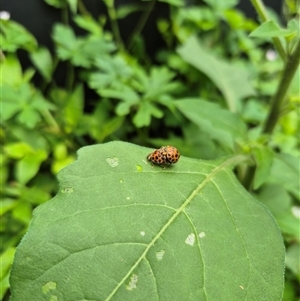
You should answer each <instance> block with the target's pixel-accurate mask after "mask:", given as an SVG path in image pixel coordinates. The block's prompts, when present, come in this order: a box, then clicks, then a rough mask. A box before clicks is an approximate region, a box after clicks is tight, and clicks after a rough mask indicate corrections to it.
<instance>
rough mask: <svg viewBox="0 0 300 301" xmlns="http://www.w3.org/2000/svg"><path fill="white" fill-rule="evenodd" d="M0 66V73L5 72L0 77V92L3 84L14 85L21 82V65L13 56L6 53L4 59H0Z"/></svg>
mask: <svg viewBox="0 0 300 301" xmlns="http://www.w3.org/2000/svg"><path fill="white" fill-rule="evenodd" d="M0 67H1V72H2V74H3V75H4V74H5V76H2V77H1V94H2V93H3V92H2V87H3V85H5V84H6V85H9V86H12V87H16V86H18V85H20V84H21V83H22V82H23V74H22V66H21V64H20V62H19V60H18V59H17V58H16V57H15V56H13V55H9V54H8V55H7V56H6V58H5V59H4V60H2V61H0ZM2 97H3V96H2ZM2 97H1V98H2Z"/></svg>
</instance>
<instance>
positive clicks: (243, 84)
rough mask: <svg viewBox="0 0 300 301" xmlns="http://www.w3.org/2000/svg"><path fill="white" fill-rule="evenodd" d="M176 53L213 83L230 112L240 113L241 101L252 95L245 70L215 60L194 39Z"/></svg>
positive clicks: (252, 91)
mask: <svg viewBox="0 0 300 301" xmlns="http://www.w3.org/2000/svg"><path fill="white" fill-rule="evenodd" d="M177 52H178V53H179V55H180V56H181V57H182V59H183V60H184V61H185V62H187V63H189V64H190V65H192V66H193V67H195V68H196V69H198V70H199V71H201V72H203V73H204V74H206V75H207V76H208V77H209V78H210V79H211V80H212V81H213V83H214V84H215V85H216V87H218V88H219V89H220V91H221V92H222V94H223V96H224V98H225V99H226V102H227V105H228V108H229V109H230V111H232V112H238V111H240V109H241V104H240V101H241V99H242V98H244V97H248V96H251V95H254V90H253V88H252V86H251V83H250V81H249V72H248V71H247V70H246V69H245V68H242V67H241V66H235V65H233V64H232V63H229V62H226V61H224V60H221V59H219V58H217V57H216V56H215V55H213V54H212V53H211V51H209V50H207V49H205V48H204V47H203V46H201V45H200V44H199V42H198V41H197V39H196V38H195V37H191V38H189V39H188V40H187V42H186V43H185V44H184V45H182V46H181V47H179V48H178V50H177Z"/></svg>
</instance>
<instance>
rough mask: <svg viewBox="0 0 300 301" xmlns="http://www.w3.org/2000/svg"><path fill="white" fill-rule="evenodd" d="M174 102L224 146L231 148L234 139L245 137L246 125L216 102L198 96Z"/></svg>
mask: <svg viewBox="0 0 300 301" xmlns="http://www.w3.org/2000/svg"><path fill="white" fill-rule="evenodd" d="M174 104H175V105H176V107H177V108H178V109H179V110H180V111H181V113H182V114H183V115H185V116H186V117H187V118H188V119H189V120H191V121H192V122H193V123H195V124H196V125H198V126H199V128H200V129H201V131H202V132H203V133H206V134H207V135H208V136H209V137H211V139H212V140H215V141H218V142H220V143H221V144H222V145H223V146H225V147H226V148H229V149H232V150H233V149H234V142H235V140H236V139H246V125H245V123H244V122H243V121H242V119H241V118H240V117H239V116H238V115H237V114H234V113H231V112H229V111H228V110H225V109H223V108H222V107H220V106H219V105H218V104H215V103H211V102H208V101H205V100H202V99H199V98H184V99H181V100H178V101H175V102H174Z"/></svg>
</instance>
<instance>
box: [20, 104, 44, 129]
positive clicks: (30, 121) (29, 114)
mask: <svg viewBox="0 0 300 301" xmlns="http://www.w3.org/2000/svg"><path fill="white" fill-rule="evenodd" d="M18 120H19V122H20V123H22V124H24V125H26V126H27V127H28V128H30V129H33V128H34V127H35V126H36V124H37V123H38V122H39V121H40V120H41V116H40V114H39V113H38V112H36V111H34V110H32V108H30V107H26V108H24V109H23V110H22V111H21V112H20V113H19V114H18Z"/></svg>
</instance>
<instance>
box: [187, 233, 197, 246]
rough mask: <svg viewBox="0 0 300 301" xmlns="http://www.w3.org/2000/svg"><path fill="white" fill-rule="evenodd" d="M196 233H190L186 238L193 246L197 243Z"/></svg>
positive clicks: (188, 243)
mask: <svg viewBox="0 0 300 301" xmlns="http://www.w3.org/2000/svg"><path fill="white" fill-rule="evenodd" d="M195 238H196V237H195V234H194V233H191V234H189V235H188V237H187V238H186V240H185V243H186V244H187V245H190V246H193V245H194V244H195Z"/></svg>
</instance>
